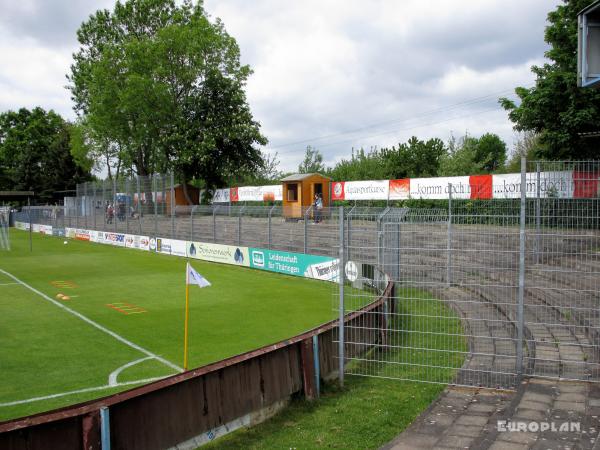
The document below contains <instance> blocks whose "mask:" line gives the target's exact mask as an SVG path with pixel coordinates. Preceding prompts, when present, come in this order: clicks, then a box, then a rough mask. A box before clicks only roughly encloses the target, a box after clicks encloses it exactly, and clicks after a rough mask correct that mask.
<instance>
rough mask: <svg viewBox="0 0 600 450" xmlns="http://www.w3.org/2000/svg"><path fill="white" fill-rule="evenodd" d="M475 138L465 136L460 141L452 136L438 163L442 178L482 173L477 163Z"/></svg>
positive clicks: (476, 141)
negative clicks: (446, 150) (444, 153)
mask: <svg viewBox="0 0 600 450" xmlns="http://www.w3.org/2000/svg"><path fill="white" fill-rule="evenodd" d="M477 144H478V140H477V138H474V137H472V136H468V135H465V136H463V137H462V138H460V139H458V140H457V139H455V138H454V136H452V137H451V138H450V141H449V142H448V152H447V154H446V155H444V156H443V158H442V161H441V163H440V172H439V174H440V175H442V176H446V177H448V176H461V175H471V174H477V173H480V172H481V171H482V168H481V165H480V164H478V163H477Z"/></svg>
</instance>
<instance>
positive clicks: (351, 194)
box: [343, 180, 390, 200]
mask: <svg viewBox="0 0 600 450" xmlns="http://www.w3.org/2000/svg"><path fill="white" fill-rule="evenodd" d="M343 191H344V199H345V200H387V199H388V195H389V191H390V182H389V180H373V181H346V182H345V183H344V189H343Z"/></svg>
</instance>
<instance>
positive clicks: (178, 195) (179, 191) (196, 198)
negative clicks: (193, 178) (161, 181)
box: [165, 184, 200, 215]
mask: <svg viewBox="0 0 600 450" xmlns="http://www.w3.org/2000/svg"><path fill="white" fill-rule="evenodd" d="M174 191H175V206H189V205H190V203H188V202H187V200H186V198H185V194H184V192H183V185H181V184H176V185H175V188H174ZM187 192H188V196H189V197H190V200H191V202H192V203H191V205H198V204H200V189H198V188H197V187H195V186H192V185H190V184H188V185H187ZM165 204H166V214H167V215H170V214H171V191H170V188H169V189H167V191H166V192H165ZM186 212H187V211H186Z"/></svg>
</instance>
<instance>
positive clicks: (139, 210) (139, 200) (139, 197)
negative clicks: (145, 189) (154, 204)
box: [135, 175, 143, 236]
mask: <svg viewBox="0 0 600 450" xmlns="http://www.w3.org/2000/svg"><path fill="white" fill-rule="evenodd" d="M135 187H136V191H137V203H136V204H135V209H136V211H137V218H138V231H139V235H140V236H141V235H142V215H143V214H142V208H141V206H140V205H141V204H142V191H141V187H140V176H139V175H138V176H137V177H135Z"/></svg>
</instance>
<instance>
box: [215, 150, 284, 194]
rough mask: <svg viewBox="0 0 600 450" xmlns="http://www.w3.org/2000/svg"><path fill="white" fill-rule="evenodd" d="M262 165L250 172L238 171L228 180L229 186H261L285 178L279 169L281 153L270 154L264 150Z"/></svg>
mask: <svg viewBox="0 0 600 450" xmlns="http://www.w3.org/2000/svg"><path fill="white" fill-rule="evenodd" d="M261 158H262V165H261V167H260V168H258V170H253V171H251V172H248V173H238V174H236V175H235V176H233V177H231V179H229V180H228V181H227V185H228V186H237V185H242V186H244V185H245V186H261V185H266V184H274V183H278V182H279V180H281V179H282V178H283V173H282V172H281V171H280V170H279V164H280V161H279V154H278V153H277V152H275V154H273V155H270V154H268V153H265V152H262V153H261Z"/></svg>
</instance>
